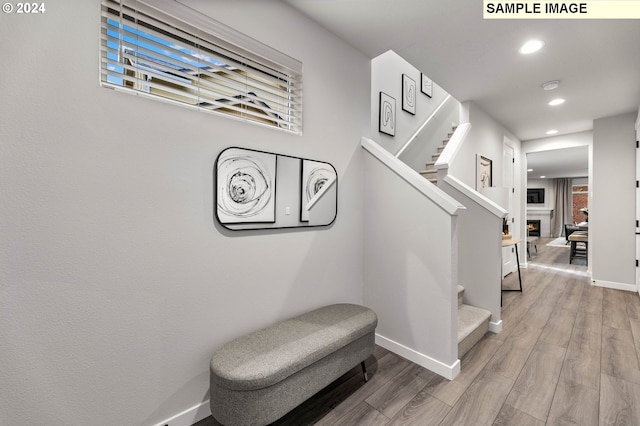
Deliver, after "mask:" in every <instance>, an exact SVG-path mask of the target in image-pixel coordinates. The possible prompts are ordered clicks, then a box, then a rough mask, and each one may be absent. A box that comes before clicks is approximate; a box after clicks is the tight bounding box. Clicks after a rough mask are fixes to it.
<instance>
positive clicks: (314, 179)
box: [300, 160, 336, 222]
mask: <svg viewBox="0 0 640 426" xmlns="http://www.w3.org/2000/svg"><path fill="white" fill-rule="evenodd" d="M300 176H301V178H300V188H301V194H300V197H301V198H300V200H301V203H300V221H301V222H308V221H309V211H308V210H307V208H306V206H307V204H309V202H310V201H312V200H313V199H314V197H315V196H316V195H317V194H319V193H320V192H321V190H322V188H324V187H325V186H328V185H331V184H332V183H333V182H334V181H335V180H336V171H335V169H334V168H333V166H331V165H330V164H329V163H323V162H320V161H312V160H303V161H302V173H301V175H300ZM320 196H321V194H320Z"/></svg>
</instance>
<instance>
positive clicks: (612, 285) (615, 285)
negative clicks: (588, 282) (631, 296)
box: [593, 279, 638, 292]
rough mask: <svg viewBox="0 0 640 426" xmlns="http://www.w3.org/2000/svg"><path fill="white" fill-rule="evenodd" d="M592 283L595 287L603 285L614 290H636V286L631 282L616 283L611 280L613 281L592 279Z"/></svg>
mask: <svg viewBox="0 0 640 426" xmlns="http://www.w3.org/2000/svg"><path fill="white" fill-rule="evenodd" d="M593 285H595V286H596V287H605V288H612V289H614V290H624V291H633V292H637V291H638V289H637V288H636V286H635V285H633V284H627V283H617V282H613V281H603V280H595V279H594V280H593Z"/></svg>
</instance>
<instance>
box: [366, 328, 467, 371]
mask: <svg viewBox="0 0 640 426" xmlns="http://www.w3.org/2000/svg"><path fill="white" fill-rule="evenodd" d="M376 344H377V345H378V346H382V347H383V348H385V349H388V350H390V351H391V352H393V353H395V354H398V355H400V356H401V357H403V358H406V359H408V360H409V361H412V362H414V363H416V364H418V365H419V366H421V367H424V368H426V369H427V370H431V371H433V372H434V373H436V374H439V375H441V376H442V377H444V378H445V379H449V380H453V379H454V378H455V377H456V376H457V375H458V374H459V373H460V360H459V359H457V360H456V361H455V362H454V363H453V364H451V365H447V364H445V363H443V362H440V361H438V360H437V359H433V358H431V357H429V356H427V355H425V354H422V353H420V352H417V351H415V350H413V349H411V348H408V347H406V346H404V345H402V344H400V343H398V342H394V341H393V340H390V339H387V338H386V337H384V336H381V335H379V334H378V333H376Z"/></svg>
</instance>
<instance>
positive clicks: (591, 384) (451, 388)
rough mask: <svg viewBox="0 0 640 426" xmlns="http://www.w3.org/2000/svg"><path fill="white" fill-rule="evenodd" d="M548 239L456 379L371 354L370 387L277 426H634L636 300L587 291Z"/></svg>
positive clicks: (582, 276) (350, 383) (336, 395)
mask: <svg viewBox="0 0 640 426" xmlns="http://www.w3.org/2000/svg"><path fill="white" fill-rule="evenodd" d="M547 241H548V240H544V239H542V240H541V241H539V244H538V253H537V254H536V253H535V250H532V253H531V254H532V257H531V259H530V261H529V262H530V263H529V267H528V268H523V269H522V280H523V288H524V291H523V292H522V293H519V292H505V293H503V307H502V320H503V330H502V332H500V333H499V334H492V333H489V334H487V335H486V336H485V337H484V338H483V339H482V340H481V341H480V342H479V343H478V344H477V345H476V346H475V347H474V348H473V349H472V350H471V351H469V352H468V353H467V354H466V355H465V356H464V358H463V359H462V360H461V362H462V365H461V373H460V374H459V375H458V376H457V377H456V378H455V379H454V380H452V381H448V380H446V379H443V378H441V377H440V376H437V375H436V374H434V373H432V372H430V371H428V370H425V369H424V368H422V367H419V366H418V365H416V364H413V363H412V362H410V361H408V360H406V359H403V358H402V357H399V356H398V355H396V354H393V353H391V352H389V351H387V350H386V349H383V348H381V347H376V350H375V353H374V355H373V356H372V357H370V358H369V359H368V360H367V361H366V364H367V368H368V370H369V376H370V379H369V382H367V383H364V382H363V380H362V376H361V373H360V367H356V368H354V369H353V370H351V371H350V372H348V373H347V374H345V375H344V376H342V377H341V378H339V379H338V380H336V381H335V382H334V383H332V384H331V385H329V386H328V387H327V388H326V389H324V390H322V391H321V392H319V393H318V394H316V395H315V396H313V397H312V398H311V399H309V400H308V401H307V402H306V403H304V404H303V405H301V406H300V407H298V408H297V409H295V410H294V411H292V412H291V413H289V414H288V415H286V416H285V417H284V418H282V419H280V420H279V421H278V422H276V423H275V424H276V425H296V426H298V425H313V424H315V425H348V426H352V425H366V426H371V425H394V426H395V425H420V426H422V425H473V426H481V425H518V426H521V425H545V424H546V425H561V424H562V425H564V424H572V425H581V426H582V425H640V363H639V358H640V297H639V296H638V294H636V293H631V292H624V291H618V290H610V289H603V288H600V287H593V286H591V285H590V284H591V283H590V280H589V278H588V277H587V274H586V270H587V268H586V265H585V261H584V260H583V259H577V260H574V263H573V264H571V265H570V264H569V248H562V247H547V246H545V243H546V242H547ZM525 254H526V253H525ZM517 279H518V277H517V274H511V275H509V276H508V277H506V278H505V280H504V282H503V286H504V287H505V288H515V287H517V284H518V283H517ZM214 425H216V426H217V425H219V423H217V422H216V421H215V420H214V419H213V418H211V417H208V418H206V419H204V420H202V421H200V422H198V423H197V426H214Z"/></svg>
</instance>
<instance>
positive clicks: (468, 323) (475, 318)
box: [458, 304, 491, 359]
mask: <svg viewBox="0 0 640 426" xmlns="http://www.w3.org/2000/svg"><path fill="white" fill-rule="evenodd" d="M490 319H491V312H489V311H487V310H486V309H481V308H476V307H475V306H469V305H465V304H462V305H460V306H459V307H458V359H460V358H462V357H463V356H464V354H466V353H467V352H468V351H469V349H471V348H472V347H473V346H474V345H475V344H476V343H478V341H480V339H482V337H483V336H484V335H485V334H486V333H487V332H488V331H489V320H490Z"/></svg>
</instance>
